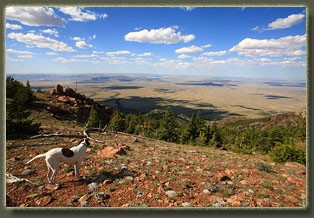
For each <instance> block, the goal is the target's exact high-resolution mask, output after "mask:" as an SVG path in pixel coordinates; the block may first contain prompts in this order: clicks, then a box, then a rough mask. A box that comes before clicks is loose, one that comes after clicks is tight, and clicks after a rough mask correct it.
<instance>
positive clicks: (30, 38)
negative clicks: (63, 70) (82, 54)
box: [7, 33, 75, 52]
mask: <svg viewBox="0 0 314 218" xmlns="http://www.w3.org/2000/svg"><path fill="white" fill-rule="evenodd" d="M7 37H8V38H10V39H15V40H17V41H18V42H23V43H25V44H26V45H27V46H30V47H33V46H35V47H38V48H49V49H51V50H53V51H65V52H74V51H75V50H74V49H73V48H72V47H71V46H68V45H67V44H66V43H64V42H61V41H57V40H54V39H51V38H49V37H44V36H41V35H36V34H33V33H27V34H23V33H9V34H8V35H7Z"/></svg>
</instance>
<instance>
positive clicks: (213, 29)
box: [6, 7, 306, 80]
mask: <svg viewBox="0 0 314 218" xmlns="http://www.w3.org/2000/svg"><path fill="white" fill-rule="evenodd" d="M6 36H7V37H6V73H8V74H30V73H31V74H33V73H40V74H54V73H59V74H82V73H146V74H151V73H153V74H162V75H195V76H208V77H216V76H224V77H225V76H227V77H249V78H268V79H293V80H304V79H305V78H306V8H304V7H259V8H256V7H245V8H241V7H197V8H180V7H138V8H136V7H93V8H82V7H63V8H52V7H8V8H6Z"/></svg>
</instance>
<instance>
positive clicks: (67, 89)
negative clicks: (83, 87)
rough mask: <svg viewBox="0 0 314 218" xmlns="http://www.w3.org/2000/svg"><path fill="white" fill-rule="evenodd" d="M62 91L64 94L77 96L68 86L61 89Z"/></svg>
mask: <svg viewBox="0 0 314 218" xmlns="http://www.w3.org/2000/svg"><path fill="white" fill-rule="evenodd" d="M63 93H64V95H65V96H70V97H77V93H76V92H75V91H74V90H73V89H71V88H70V87H68V86H67V87H65V88H64V89H63Z"/></svg>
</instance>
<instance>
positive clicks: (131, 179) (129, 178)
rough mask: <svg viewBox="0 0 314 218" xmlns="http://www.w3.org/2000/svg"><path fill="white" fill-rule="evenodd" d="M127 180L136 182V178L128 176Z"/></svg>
mask: <svg viewBox="0 0 314 218" xmlns="http://www.w3.org/2000/svg"><path fill="white" fill-rule="evenodd" d="M125 179H126V180H129V181H133V180H134V178H133V177H132V176H126V177H125Z"/></svg>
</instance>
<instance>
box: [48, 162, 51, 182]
mask: <svg viewBox="0 0 314 218" xmlns="http://www.w3.org/2000/svg"><path fill="white" fill-rule="evenodd" d="M47 168H48V173H47V177H48V182H49V183H52V182H51V180H50V177H51V173H52V170H51V168H50V166H49V165H47Z"/></svg>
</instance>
